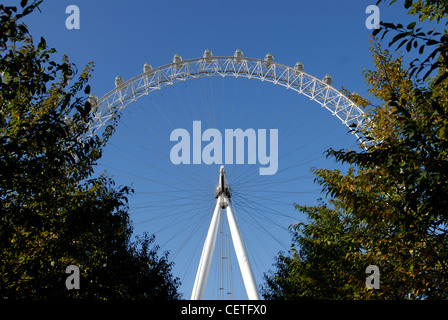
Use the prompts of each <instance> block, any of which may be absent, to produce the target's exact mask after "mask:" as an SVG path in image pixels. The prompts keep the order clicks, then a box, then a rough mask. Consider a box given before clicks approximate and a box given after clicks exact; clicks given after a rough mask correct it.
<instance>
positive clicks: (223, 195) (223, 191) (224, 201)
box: [215, 166, 232, 209]
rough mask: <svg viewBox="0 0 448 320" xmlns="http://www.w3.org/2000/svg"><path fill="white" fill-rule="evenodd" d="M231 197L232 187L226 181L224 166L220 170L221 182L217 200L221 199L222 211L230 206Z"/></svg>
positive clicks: (217, 191) (216, 195) (219, 182)
mask: <svg viewBox="0 0 448 320" xmlns="http://www.w3.org/2000/svg"><path fill="white" fill-rule="evenodd" d="M231 197H232V196H231V194H230V187H229V185H228V184H227V181H226V172H225V171H224V166H221V168H220V169H219V181H218V185H217V186H216V191H215V199H217V198H220V202H219V205H220V206H221V208H222V209H225V208H227V206H228V205H229V201H228V199H229V198H231Z"/></svg>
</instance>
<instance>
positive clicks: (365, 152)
mask: <svg viewBox="0 0 448 320" xmlns="http://www.w3.org/2000/svg"><path fill="white" fill-rule="evenodd" d="M432 5H436V6H437V8H438V9H440V10H438V11H432V12H431V14H430V11H429V10H428V9H429V8H432V7H431V6H432ZM405 6H406V7H407V8H410V7H412V10H413V11H411V13H417V11H416V10H417V9H416V8H422V7H421V6H423V8H424V9H425V10H422V11H421V13H419V16H420V18H421V19H423V20H424V19H436V20H437V19H438V17H446V12H447V6H446V4H445V3H444V2H439V1H429V0H428V1H417V2H415V3H412V2H411V1H406V2H405ZM437 12H441V13H440V14H441V15H438V13H437ZM422 17H423V18H422ZM382 25H383V26H384V25H386V28H383V29H382V30H381V29H380V31H379V32H376V33H375V34H380V33H381V32H383V36H384V33H387V32H389V31H390V30H396V31H397V32H398V35H400V34H404V33H400V32H403V30H401V29H400V28H402V26H401V27H400V25H392V24H386V23H383V24H382ZM416 26H417V24H416V23H415V24H414V23H412V24H410V25H409V26H408V27H407V29H408V31H405V33H406V35H404V36H399V37H398V36H395V37H394V38H393V39H392V41H391V42H390V43H389V44H390V45H394V44H395V43H396V42H397V41H398V40H400V39H402V40H403V38H405V39H404V41H407V42H408V43H411V45H410V46H409V45H406V47H407V51H411V50H412V48H413V47H414V46H415V47H418V45H414V43H415V41H416V38H420V39H425V41H429V40H428V39H429V38H428V34H426V33H423V31H422V30H421V28H417V29H415V27H416ZM395 27H396V28H395ZM387 28H389V29H387ZM409 30H410V31H409ZM414 30H415V32H414ZM422 33H423V34H422ZM428 33H429V32H428ZM431 34H432V35H431ZM431 34H429V36H431V37H432V36H434V32H433V31H432V32H431ZM439 35H440V34H439ZM446 35H447V32H446V30H445V31H444V32H443V35H442V36H441V37H440V39H439V40H434V41H437V43H435V44H434V45H435V47H436V49H435V50H434V51H433V53H431V54H430V58H429V59H428V58H427V59H425V60H424V61H423V63H421V64H419V61H420V60H418V58H417V59H415V60H413V61H412V62H411V63H410V68H406V67H405V66H404V65H403V57H401V56H396V57H394V56H393V55H392V54H390V52H389V51H388V50H383V49H382V48H381V45H380V43H379V42H378V41H377V40H373V41H372V54H373V59H374V62H375V69H374V70H370V71H365V72H364V76H365V79H366V82H367V83H368V84H369V87H370V88H369V93H370V94H371V95H372V96H373V98H375V99H376V100H378V101H382V102H381V103H380V104H378V105H374V104H372V103H370V102H369V101H368V100H367V99H366V98H362V97H359V96H357V95H354V94H350V93H349V92H348V91H344V92H345V93H346V94H347V95H348V96H349V97H350V98H352V99H353V100H354V101H355V102H356V103H357V104H358V105H360V106H362V107H363V108H364V110H366V111H367V116H368V118H369V119H370V121H369V122H368V123H367V125H366V126H365V127H363V128H353V130H357V131H358V133H359V134H361V135H362V136H363V137H364V141H363V142H364V144H361V147H362V151H353V150H339V151H336V150H333V149H330V150H328V153H327V154H328V156H329V157H333V158H335V159H336V160H337V161H338V162H341V163H348V164H350V165H351V166H352V168H351V169H350V170H349V172H348V173H347V174H342V173H341V172H339V171H337V170H333V171H332V170H326V169H314V170H313V171H314V173H315V174H316V181H317V183H319V184H320V185H321V186H322V188H323V191H324V192H325V193H326V195H327V196H328V197H329V200H328V205H327V204H326V203H321V204H319V205H318V206H316V207H303V206H297V209H298V210H299V211H301V212H304V213H306V214H307V215H308V217H309V218H310V220H311V222H310V223H309V224H308V225H294V226H291V229H292V231H295V232H296V233H294V236H295V237H294V239H293V241H294V246H293V248H292V250H291V252H290V254H289V255H288V256H287V258H283V255H280V256H279V258H278V260H277V271H275V272H273V273H271V274H270V275H266V279H267V281H266V284H265V286H264V296H265V297H267V298H270V297H275V298H288V297H291V296H292V297H318V298H331V299H338V298H348V299H356V298H361V299H387V298H393V299H397V298H398V299H446V298H447V297H448V285H447V283H448V268H447V267H448V250H447V243H448V241H447V240H448V234H447V232H448V213H447V210H446V208H447V205H448V203H447V202H448V198H447V196H446V195H447V194H448V140H447V139H448V98H447V85H448V81H447V77H446V76H445V75H446V71H447V67H448V66H447V64H446V39H447V37H446ZM406 37H408V38H406ZM405 43H406V42H403V41H402V42H401V43H400V44H398V47H400V46H402V45H404V44H405ZM431 43H432V42H431ZM434 52H435V53H434ZM419 53H420V54H422V53H423V50H419ZM433 59H436V61H434V60H433ZM417 64H418V66H417ZM434 66H435V67H434ZM423 71H425V73H422V72H423ZM422 74H423V76H422V77H421V78H418V77H417V76H418V75H422ZM298 231H300V233H299V232H298ZM335 244H337V246H336V247H334V245H335ZM328 246H330V249H331V250H330V253H328V250H327V249H328ZM332 246H333V247H332ZM296 248H297V249H296ZM296 252H297V254H296ZM369 265H376V266H378V267H379V270H380V274H381V277H380V282H381V286H380V289H379V290H368V289H366V287H365V285H364V283H363V282H364V281H365V279H366V276H367V275H366V274H363V273H364V271H365V269H366V267H367V266H369ZM325 266H328V267H325ZM309 270H322V271H320V272H314V273H309V272H308V271H309ZM322 273H325V275H323V274H322ZM296 279H300V280H301V282H299V283H300V285H302V287H301V286H289V287H288V286H285V283H286V284H288V285H289V284H290V283H293V282H294V281H295V280H296ZM322 279H323V280H322ZM303 283H311V284H312V285H311V286H310V287H307V286H303ZM330 285H334V287H333V288H331V289H332V290H327V288H328V287H329V286H330ZM279 288H280V289H281V290H279ZM283 288H287V290H286V291H285V290H284V289H283ZM302 288H305V289H308V288H310V290H309V291H304V289H302ZM312 289H314V291H316V290H321V291H322V292H323V293H324V294H322V295H313V294H312V293H311V292H312V291H313V290H312ZM324 289H325V290H327V291H324ZM282 290H283V291H282ZM284 292H288V293H289V295H286V294H284Z"/></svg>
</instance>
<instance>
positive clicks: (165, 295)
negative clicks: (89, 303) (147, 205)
mask: <svg viewBox="0 0 448 320" xmlns="http://www.w3.org/2000/svg"><path fill="white" fill-rule="evenodd" d="M41 2H42V1H33V2H32V4H30V5H28V1H26V0H22V1H21V9H18V8H17V7H12V6H9V7H8V6H4V5H0V14H1V15H0V71H1V78H0V108H1V109H0V169H1V171H0V202H1V213H0V273H1V277H0V297H2V298H3V299H23V298H25V299H36V298H38V299H53V298H58V299H61V298H70V297H72V298H73V297H76V298H89V299H176V298H179V297H180V295H179V294H178V293H177V287H178V285H179V283H178V279H175V278H174V277H173V276H172V274H171V268H172V263H169V262H168V259H167V253H164V254H163V255H162V256H161V257H159V256H158V247H157V246H154V247H152V248H150V245H151V244H152V243H153V241H154V238H153V237H149V236H148V235H144V237H143V238H141V239H140V240H139V241H137V242H131V234H132V228H131V225H130V220H129V214H128V206H127V201H128V196H129V195H130V194H131V193H132V189H130V188H129V187H118V188H117V187H115V185H114V182H113V180H112V179H111V178H109V177H107V176H106V175H100V176H99V177H96V178H93V177H92V175H93V169H94V165H95V164H96V161H97V160H98V159H99V158H100V157H101V153H102V150H103V148H104V147H105V145H106V142H107V141H108V139H109V137H110V136H111V135H112V134H113V132H114V130H115V126H116V121H117V120H118V117H116V118H115V122H112V123H111V124H110V125H109V126H108V127H107V128H106V130H105V131H104V133H103V134H102V136H101V137H100V136H93V137H88V138H87V135H86V132H87V130H88V129H87V126H86V123H87V122H88V121H89V120H90V119H91V117H92V111H93V110H94V107H95V106H92V105H91V104H90V103H89V102H88V101H87V94H89V92H90V87H89V85H88V79H89V78H90V77H91V72H92V69H93V63H89V64H88V65H87V66H86V68H85V69H84V70H83V71H82V72H81V74H80V75H79V76H78V77H77V76H76V74H77V70H76V67H75V66H74V65H73V64H71V63H70V62H69V61H68V58H67V57H66V56H63V58H62V61H61V62H56V61H54V60H52V59H51V56H52V54H53V53H54V52H55V49H52V48H49V47H48V46H47V44H46V42H45V39H44V38H41V39H40V40H39V42H38V43H37V45H36V44H35V42H34V39H33V37H32V36H31V35H30V33H29V31H28V28H27V26H26V25H25V24H24V23H23V22H22V19H23V18H24V17H26V16H27V15H28V14H30V13H31V12H33V11H34V10H36V9H38V6H39V4H40V3H41ZM71 264H74V265H77V266H78V267H79V269H80V271H81V281H80V283H81V289H80V290H70V291H69V290H67V289H66V287H65V279H66V278H67V276H68V275H67V274H65V268H66V267H67V266H68V265H71Z"/></svg>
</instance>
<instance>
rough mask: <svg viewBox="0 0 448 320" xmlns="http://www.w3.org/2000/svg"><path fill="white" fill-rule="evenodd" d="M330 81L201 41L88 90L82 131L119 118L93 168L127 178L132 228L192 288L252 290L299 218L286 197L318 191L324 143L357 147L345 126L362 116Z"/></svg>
mask: <svg viewBox="0 0 448 320" xmlns="http://www.w3.org/2000/svg"><path fill="white" fill-rule="evenodd" d="M253 80H258V81H253ZM332 81H333V79H332V77H331V76H330V75H328V74H327V75H325V76H324V77H323V79H322V80H319V79H318V78H316V77H313V76H311V75H309V74H307V73H305V72H304V65H303V63H302V62H297V63H296V64H295V65H294V67H289V66H286V65H282V64H279V63H277V62H275V61H274V57H273V55H272V54H270V53H268V54H267V55H266V56H265V57H264V59H255V58H247V57H245V56H244V55H243V52H242V51H241V50H239V49H238V50H236V51H235V53H234V55H233V56H216V57H215V56H213V54H212V52H211V51H210V50H208V49H207V50H205V52H204V54H203V56H202V57H200V58H195V59H188V60H183V59H182V57H181V56H180V55H179V54H176V55H174V58H173V62H172V63H170V64H167V65H164V66H161V67H157V68H153V67H152V66H151V64H149V63H145V64H144V65H143V73H141V74H140V75H138V76H136V77H134V78H132V79H129V80H127V81H125V80H124V79H123V78H122V77H120V76H117V77H116V79H115V88H114V89H113V90H111V91H110V92H109V93H107V94H105V95H104V96H103V97H102V98H100V99H99V98H97V97H96V96H95V95H93V94H92V95H90V96H89V101H90V103H91V105H92V108H93V110H94V116H93V119H92V121H91V122H90V123H89V134H90V135H95V134H100V133H101V132H102V130H105V128H106V127H107V125H108V123H109V122H110V121H112V120H113V119H116V117H120V120H119V124H118V128H117V132H116V133H115V134H114V135H113V136H112V138H111V140H110V141H109V143H108V146H107V148H106V150H105V151H104V155H103V158H102V159H101V162H100V164H99V169H100V172H101V170H105V171H106V172H107V173H108V174H110V175H113V176H114V180H115V181H116V182H117V183H120V184H124V185H132V187H133V189H134V190H135V195H134V196H133V197H132V199H130V214H131V219H132V221H133V223H134V231H135V232H136V233H139V232H142V231H148V232H149V233H154V234H155V235H156V240H157V244H158V245H159V246H160V247H161V249H163V250H169V251H170V258H171V259H172V261H174V263H175V268H174V274H175V275H176V276H179V277H180V280H181V282H182V284H183V285H182V290H181V291H183V292H184V293H185V294H186V295H187V296H188V295H189V294H190V292H191V299H204V298H205V299H235V298H236V299H245V298H249V299H259V298H260V294H259V292H258V291H259V285H260V282H261V281H262V279H263V274H264V273H265V272H267V271H268V269H269V268H270V266H271V265H272V263H273V262H274V257H275V256H276V255H277V254H278V252H279V251H287V250H288V248H289V244H290V240H291V236H290V233H289V231H288V227H289V225H291V224H293V223H297V222H303V219H304V218H303V217H301V216H299V214H298V212H297V211H296V210H295V208H294V204H296V203H297V204H301V205H313V204H315V201H316V199H317V198H319V197H322V195H320V190H319V188H318V186H316V185H314V184H313V179H314V176H313V174H312V173H311V172H310V168H311V167H313V166H314V167H322V168H333V167H335V168H336V167H337V164H335V163H333V162H331V161H329V160H328V159H326V158H325V155H324V154H323V153H324V151H325V150H327V149H328V148H329V147H333V148H334V149H338V148H339V149H342V148H344V149H345V148H353V149H356V148H358V147H359V138H360V137H358V136H356V133H354V134H351V133H353V131H350V130H349V128H350V127H351V126H352V125H356V126H357V127H362V126H363V125H364V123H365V121H367V119H366V117H365V114H364V111H363V110H362V109H361V108H359V107H358V106H357V105H356V104H355V103H353V101H351V100H350V99H349V98H348V97H347V96H345V95H344V94H342V93H341V92H339V91H338V90H336V89H335V88H333V87H332ZM315 102H317V103H315ZM349 132H350V133H349ZM342 169H343V168H342ZM224 211H225V212H226V213H227V214H226V215H224V214H222V213H223V212H224ZM232 244H233V246H232ZM232 249H233V250H232ZM212 279H213V281H211V280H212ZM238 283H239V284H238ZM241 283H242V285H241ZM242 288H244V289H245V290H243V289H242Z"/></svg>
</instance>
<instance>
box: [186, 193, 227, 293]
mask: <svg viewBox="0 0 448 320" xmlns="http://www.w3.org/2000/svg"><path fill="white" fill-rule="evenodd" d="M220 200H221V197H218V198H217V199H216V206H215V211H214V212H213V217H212V221H211V222H210V227H209V228H208V233H207V237H206V238H205V243H204V248H203V249H202V255H201V260H200V262H199V267H198V272H197V274H196V280H195V281H194V286H193V291H192V293H191V300H202V299H203V298H204V292H205V286H206V285H207V278H208V274H209V271H210V265H211V263H212V258H213V251H214V250H215V243H216V235H217V233H218V225H219V217H220V216H221V206H220Z"/></svg>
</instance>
